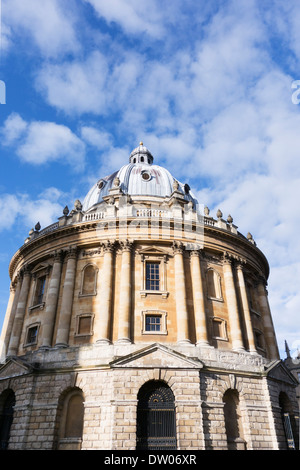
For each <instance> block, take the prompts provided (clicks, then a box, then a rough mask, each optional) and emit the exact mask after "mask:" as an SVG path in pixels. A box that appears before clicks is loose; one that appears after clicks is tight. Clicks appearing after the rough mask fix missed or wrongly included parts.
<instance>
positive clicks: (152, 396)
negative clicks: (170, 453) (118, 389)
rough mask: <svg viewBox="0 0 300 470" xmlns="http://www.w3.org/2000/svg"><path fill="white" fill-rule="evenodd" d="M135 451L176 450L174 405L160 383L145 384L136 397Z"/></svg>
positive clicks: (171, 395)
mask: <svg viewBox="0 0 300 470" xmlns="http://www.w3.org/2000/svg"><path fill="white" fill-rule="evenodd" d="M138 400H139V401H138V409H137V449H143V450H176V448H177V447H176V420H175V403H174V395H173V393H172V390H171V389H170V388H169V387H168V386H167V385H166V384H164V383H162V382H155V381H150V382H147V383H146V384H145V385H144V386H143V387H142V388H141V390H140V392H139V395H138Z"/></svg>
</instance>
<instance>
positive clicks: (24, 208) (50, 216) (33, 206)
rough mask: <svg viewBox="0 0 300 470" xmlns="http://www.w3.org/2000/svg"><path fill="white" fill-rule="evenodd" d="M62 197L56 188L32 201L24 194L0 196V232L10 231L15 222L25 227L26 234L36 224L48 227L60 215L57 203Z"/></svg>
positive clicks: (60, 207)
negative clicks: (0, 213)
mask: <svg viewBox="0 0 300 470" xmlns="http://www.w3.org/2000/svg"><path fill="white" fill-rule="evenodd" d="M62 196H63V193H62V192H61V191H59V190H58V189H57V188H47V189H45V191H44V192H43V193H42V194H40V195H38V196H37V197H36V198H34V199H32V197H31V196H30V195H28V194H26V193H23V194H7V193H6V194H1V195H0V202H1V207H2V215H3V216H2V217H1V221H0V231H4V230H10V229H11V228H12V227H13V226H14V224H15V223H16V221H18V223H19V224H20V223H21V224H22V225H23V226H24V227H26V228H27V229H28V232H29V230H30V229H31V228H32V227H33V228H34V227H35V225H36V223H37V222H40V224H41V227H42V228H43V227H46V226H48V225H50V224H51V223H53V222H55V221H56V220H57V217H58V216H59V215H60V214H62V209H63V205H62V204H60V202H59V199H61V198H62ZM24 230H26V229H24ZM25 233H26V232H25ZM24 238H25V236H24Z"/></svg>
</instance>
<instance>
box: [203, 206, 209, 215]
mask: <svg viewBox="0 0 300 470" xmlns="http://www.w3.org/2000/svg"><path fill="white" fill-rule="evenodd" d="M209 213H210V210H209V208H208V207H207V206H205V207H204V215H205V216H206V217H208V216H209Z"/></svg>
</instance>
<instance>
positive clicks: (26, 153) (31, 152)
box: [0, 113, 85, 171]
mask: <svg viewBox="0 0 300 470" xmlns="http://www.w3.org/2000/svg"><path fill="white" fill-rule="evenodd" d="M0 132H1V134H2V144H3V145H11V146H15V148H16V154H17V155H18V156H19V157H20V159H21V160H22V161H24V162H26V163H31V164H34V165H42V164H45V163H48V162H52V161H60V162H62V163H67V164H69V165H71V166H72V168H73V169H74V170H75V171H79V170H81V169H82V168H83V165H84V159H85V145H84V143H83V142H82V140H81V139H80V138H78V137H77V136H76V135H75V134H74V133H73V132H72V131H71V130H70V129H69V128H68V127H67V126H65V125H61V124H56V123H53V122H42V121H32V122H29V123H27V122H26V121H24V119H22V117H21V116H19V115H18V114H16V113H13V114H11V115H9V116H8V118H7V119H6V121H5V123H4V125H3V127H2V129H0Z"/></svg>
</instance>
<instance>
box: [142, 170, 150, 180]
mask: <svg viewBox="0 0 300 470" xmlns="http://www.w3.org/2000/svg"><path fill="white" fill-rule="evenodd" d="M142 178H143V180H144V181H149V180H150V178H151V175H150V173H148V171H143V173H142Z"/></svg>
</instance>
